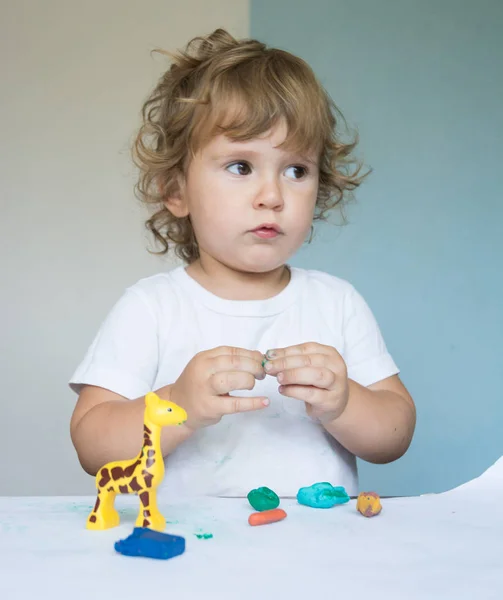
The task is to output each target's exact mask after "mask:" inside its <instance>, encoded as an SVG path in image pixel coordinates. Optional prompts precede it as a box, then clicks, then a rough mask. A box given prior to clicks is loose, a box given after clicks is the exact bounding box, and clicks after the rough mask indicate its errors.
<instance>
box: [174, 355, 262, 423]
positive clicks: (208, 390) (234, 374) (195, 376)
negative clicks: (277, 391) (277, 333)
mask: <svg viewBox="0 0 503 600" xmlns="http://www.w3.org/2000/svg"><path fill="white" fill-rule="evenodd" d="M262 361H263V355H262V354H261V353H260V352H257V351H251V350H244V349H242V348H234V347H228V346H221V347H219V348H213V349H212V350H206V351H204V352H199V353H198V354H196V355H195V356H194V358H193V359H192V360H191V361H190V362H189V363H188V364H187V366H186V367H185V369H184V370H183V372H182V374H181V375H180V377H179V378H178V379H177V380H176V382H175V383H174V384H172V385H171V386H169V387H170V400H171V401H173V402H175V403H176V404H178V405H179V406H181V407H183V408H184V409H185V410H186V411H187V416H188V419H187V421H186V422H185V425H186V426H187V427H188V428H189V429H192V430H195V429H200V428H201V427H207V426H208V425H214V424H215V423H218V422H219V421H220V419H221V418H222V417H223V416H224V415H230V414H233V413H239V412H247V411H252V410H259V409H261V408H264V407H265V406H267V405H268V404H269V400H268V399H267V398H262V397H235V396H231V395H230V394H229V392H232V391H234V390H252V389H253V387H254V386H255V380H256V379H264V378H265V371H264V367H263V366H262Z"/></svg>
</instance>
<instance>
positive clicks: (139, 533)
mask: <svg viewBox="0 0 503 600" xmlns="http://www.w3.org/2000/svg"><path fill="white" fill-rule="evenodd" d="M114 548H115V550H116V551H117V552H118V553H119V554H124V555H125V556H144V557H146V558H158V559H161V560H167V559H168V558H173V557H174V556H178V555H180V554H183V553H184V552H185V538H183V537H180V536H178V535H170V534H168V533H161V532H160V531H154V530H153V529H149V528H148V527H135V528H134V529H133V533H132V534H131V535H130V536H129V537H127V538H126V539H124V540H119V541H118V542H115V544H114Z"/></svg>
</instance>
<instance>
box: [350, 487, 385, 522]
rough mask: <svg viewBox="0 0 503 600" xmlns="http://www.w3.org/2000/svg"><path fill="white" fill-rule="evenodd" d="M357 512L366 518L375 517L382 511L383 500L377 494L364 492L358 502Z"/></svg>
mask: <svg viewBox="0 0 503 600" xmlns="http://www.w3.org/2000/svg"><path fill="white" fill-rule="evenodd" d="M356 510H357V511H358V512H360V513H361V514H362V515H363V516H364V517H375V516H376V515H378V514H379V513H380V512H381V510H382V506H381V500H380V498H379V495H378V494H376V493H375V492H362V493H361V494H360V495H359V496H358V500H357V501H356Z"/></svg>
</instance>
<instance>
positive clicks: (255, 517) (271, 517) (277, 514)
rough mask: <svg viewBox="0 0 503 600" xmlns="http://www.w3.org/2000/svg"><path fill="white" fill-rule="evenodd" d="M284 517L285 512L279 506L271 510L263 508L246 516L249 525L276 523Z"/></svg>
mask: <svg viewBox="0 0 503 600" xmlns="http://www.w3.org/2000/svg"><path fill="white" fill-rule="evenodd" d="M284 518H286V512H285V511H284V510H283V509H281V508H273V509H271V510H263V511H261V512H256V513H252V514H251V515H250V516H249V517H248V523H250V525H267V524H268V523H276V521H282V520H283V519H284Z"/></svg>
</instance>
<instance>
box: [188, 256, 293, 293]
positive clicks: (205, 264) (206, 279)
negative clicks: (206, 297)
mask: <svg viewBox="0 0 503 600" xmlns="http://www.w3.org/2000/svg"><path fill="white" fill-rule="evenodd" d="M187 274H188V275H190V276H191V277H192V278H193V279H194V280H195V281H197V283H199V284H200V285H202V286H203V287H204V288H205V289H207V290H208V291H209V292H211V293H213V294H215V295H216V296H219V297H220V298H223V299H225V300H266V299H267V298H272V297H273V296H276V295H277V294H279V293H280V292H281V291H282V290H283V289H284V288H285V287H286V286H287V285H288V283H289V281H290V270H289V269H288V267H287V266H285V265H281V266H280V267H277V268H276V269H273V270H272V271H267V272H263V273H253V272H249V271H239V270H235V269H232V268H230V267H228V266H226V265H222V264H220V263H216V261H215V260H214V259H212V260H203V259H202V258H201V259H199V260H197V261H195V262H194V263H192V264H191V265H189V266H188V267H187Z"/></svg>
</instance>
